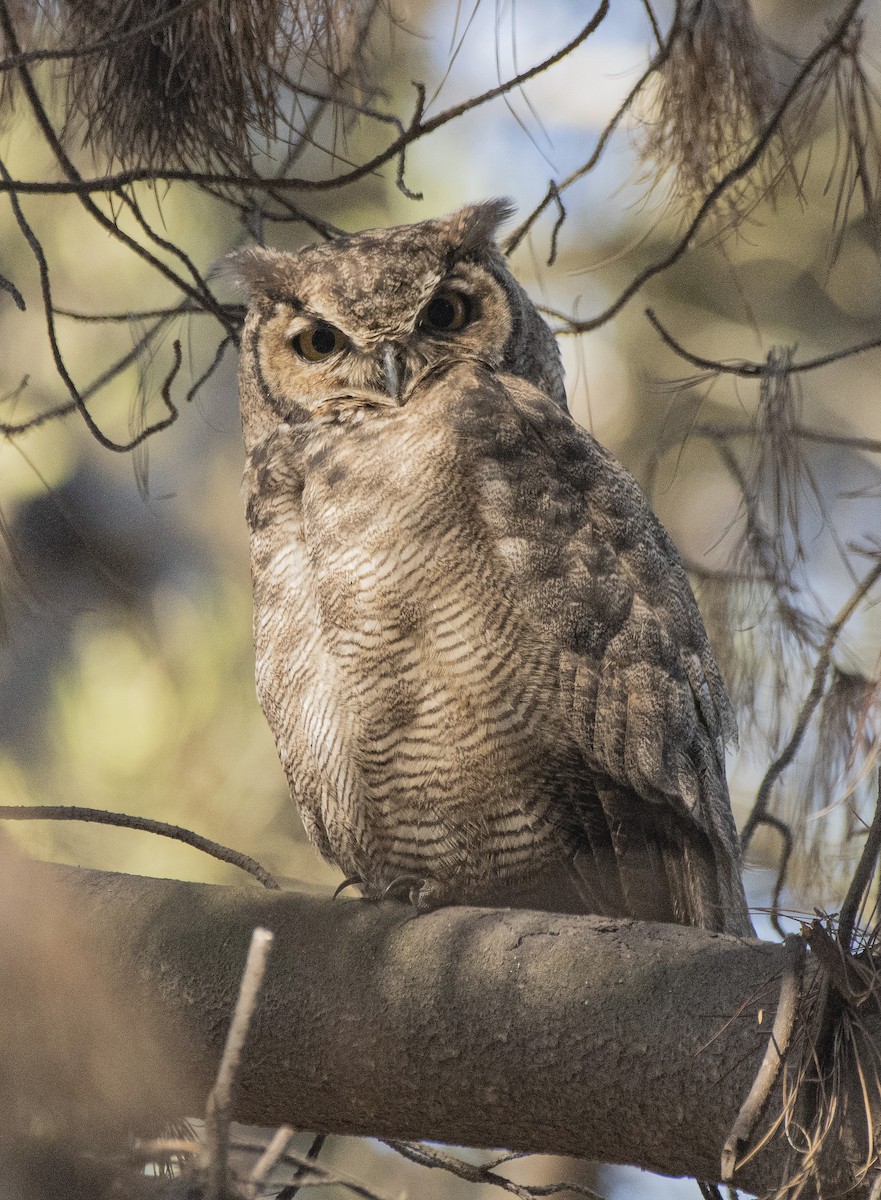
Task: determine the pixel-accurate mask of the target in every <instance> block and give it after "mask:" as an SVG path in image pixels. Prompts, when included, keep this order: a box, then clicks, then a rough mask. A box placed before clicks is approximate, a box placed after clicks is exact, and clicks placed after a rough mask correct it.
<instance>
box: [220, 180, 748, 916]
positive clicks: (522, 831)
mask: <svg viewBox="0 0 881 1200" xmlns="http://www.w3.org/2000/svg"><path fill="white" fill-rule="evenodd" d="M510 212H511V208H510V206H509V205H508V203H507V202H505V201H500V200H493V201H489V202H486V203H481V204H475V205H471V206H469V207H466V208H463V209H461V210H459V211H457V212H455V213H453V214H452V215H450V216H448V217H446V218H443V219H437V220H429V221H423V222H420V223H418V224H414V225H405V226H400V227H398V228H394V229H375V230H367V231H364V232H362V233H358V234H355V235H352V236H346V237H340V238H338V239H336V240H334V241H332V242H329V243H326V244H323V245H317V246H309V247H306V248H305V249H302V250H299V251H297V252H295V253H288V252H280V251H277V250H271V249H265V248H261V247H253V248H249V249H245V250H242V251H239V252H237V254H236V255H234V256H233V270H234V272H235V273H236V274H237V275H238V277H239V279H240V280H241V281H242V282H243V283H244V285H245V286H246V287H247V289H248V293H249V297H250V304H249V309H248V315H247V319H246V322H245V326H244V332H243V338H242V346H241V358H240V374H239V383H240V392H241V408H242V423H243V430H244V441H245V449H246V456H247V465H246V471H245V490H246V495H247V520H248V525H249V532H250V552H251V573H252V581H253V593H254V635H255V643H256V675H257V692H258V696H259V699H260V703H261V705H262V707H263V710H264V712H265V714H266V717H267V719H268V721H269V724H270V726H271V728H272V731H273V733H274V735H275V741H276V745H277V747H278V753H279V756H280V758H281V762H282V765H283V767H284V770H285V772H286V774H287V778H288V781H289V784H290V788H291V792H292V794H293V797H294V799H295V801H296V803H297V805H298V807H299V811H300V814H301V816H302V819H303V823H304V825H305V827H306V830H307V832H308V834H309V837H310V838H311V840H312V841H313V843H314V844H315V845H316V846H317V848H318V849H319V850H320V851H321V853H322V854H323V855H324V856H325V857H326V858H327V859H329V860H330V861H332V862H333V863H335V864H337V865H338V866H339V868H340V869H341V870H342V871H343V872H344V874H345V875H346V877H347V878H348V879H349V880H350V881H353V882H355V883H357V885H358V886H359V888H360V890H361V892H362V894H363V895H364V896H366V897H368V898H372V899H380V898H384V897H398V898H401V899H404V900H407V901H409V902H411V903H412V904H414V905H415V906H416V908H417V909H418V910H420V911H425V910H429V909H432V908H435V907H437V906H439V905H444V904H452V903H469V904H487V905H511V906H532V907H539V908H544V909H549V910H553V911H564V912H590V913H598V914H605V915H609V916H630V917H635V918H642V919H651V920H658V921H672V922H680V923H683V924H690V925H697V926H703V927H705V928H708V929H715V930H726V931H729V932H732V933H737V934H750V933H751V932H752V929H751V925H750V921H749V917H748V914H747V909H746V903H745V900H744V894H743V888H742V883H741V877H740V870H739V854H738V842H737V836H736V831H735V827H734V822H733V818H732V814H731V808H730V804H729V800H728V792H727V787H726V783H725V759H724V752H725V744H726V741H727V740H728V739H730V738H731V736H732V735H733V734H734V724H733V718H732V715H731V711H730V708H729V705H728V701H727V699H726V696H725V692H724V688H723V685H722V681H721V678H720V675H719V672H718V670H717V668H716V665H715V663H714V660H713V657H712V654H711V651H710V647H709V645H708V643H707V637H706V633H705V630H704V627H703V624H702V622H701V618H700V615H699V613H698V609H697V605H696V603H695V600H694V596H693V594H692V592H691V588H690V586H689V583H688V580H687V578H686V575H685V572H684V570H683V567H682V564H681V562H680V559H679V556H678V554H677V552H676V550H675V548H674V546H673V543H672V542H671V540H670V538H669V537H668V535H667V533H666V532H665V530H664V529H663V527H662V526H661V525H660V523H659V522H658V520H657V519H656V518H655V516H654V515H653V514H652V512H651V511H650V509H649V507H648V505H647V503H646V500H645V498H644V497H643V495H642V493H641V492H640V489H639V487H638V485H637V484H636V482H635V480H634V479H633V478H632V477H631V476H630V475H629V474H628V473H627V472H626V471H625V470H624V468H623V467H622V466H621V465H620V464H619V463H618V462H617V461H616V460H615V458H614V457H613V456H612V455H611V454H610V453H609V452H608V451H607V450H606V449H604V448H603V446H601V445H600V444H599V443H598V442H597V441H596V440H595V439H594V438H593V437H591V436H590V435H589V434H588V433H586V432H585V431H584V430H583V429H581V428H580V427H579V426H578V425H576V424H575V422H574V421H573V419H572V417H571V416H570V414H569V412H568V409H567V405H566V393H565V388H564V383H563V373H562V366H561V361H560V355H559V350H558V347H557V344H556V341H555V338H554V336H553V334H552V332H551V330H550V329H549V328H548V326H547V325H546V324H545V322H544V321H543V320H542V318H541V317H540V315H539V313H538V312H537V311H536V309H535V307H534V306H533V304H532V303H531V302H530V300H529V298H528V297H527V295H526V293H525V291H524V290H523V289H522V288H521V287H520V285H519V284H518V283H517V281H516V280H515V279H514V277H513V275H512V274H511V272H510V271H509V270H508V267H507V265H506V262H505V259H504V257H503V256H502V254H501V253H500V251H499V249H498V248H497V246H496V243H495V234H496V231H497V229H498V226H499V224H500V223H501V222H502V221H503V220H504V219H505V218H506V217H507V216H508V215H509V214H510Z"/></svg>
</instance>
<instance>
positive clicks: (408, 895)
mask: <svg viewBox="0 0 881 1200" xmlns="http://www.w3.org/2000/svg"><path fill="white" fill-rule="evenodd" d="M424 887H425V880H424V879H423V878H422V876H421V875H399V876H398V878H397V879H393V880H392V881H391V883H389V884H387V885H386V887H384V888H383V891H382V898H383V900H405V901H407V902H408V903H410V904H412V905H413V907H414V908H418V907H419V903H418V901H419V893H420V892H421V891H422V889H423V888H424Z"/></svg>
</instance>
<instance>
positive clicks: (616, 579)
mask: <svg viewBox="0 0 881 1200" xmlns="http://www.w3.org/2000/svg"><path fill="white" fill-rule="evenodd" d="M504 384H505V389H506V391H507V394H508V401H509V404H510V406H511V407H510V408H509V409H508V410H507V411H506V412H505V413H504V415H503V416H502V418H501V421H500V429H499V431H497V434H496V436H499V435H501V436H502V437H503V439H504V436H505V434H504V426H506V425H510V430H509V432H508V440H509V441H510V439H511V438H512V437H513V436H514V432H513V431H514V430H515V429H516V430H517V432H518V434H519V442H520V444H519V452H518V453H517V454H516V456H515V455H513V454H511V453H507V454H506V455H505V456H504V457H505V462H504V470H503V472H502V474H503V477H504V479H505V481H506V486H507V487H508V488H509V489H511V492H512V494H511V495H509V503H510V504H511V505H512V507H513V508H514V509H516V510H518V511H519V513H520V514H521V517H520V520H519V522H518V523H517V524H516V525H515V536H514V538H513V539H511V540H513V541H517V542H519V551H518V553H519V558H520V563H521V569H522V564H524V563H527V564H528V566H527V567H526V568H525V571H524V572H523V573H524V578H523V579H522V580H521V579H520V578H519V576H518V594H519V597H520V602H521V604H522V606H523V607H524V608H525V609H526V611H527V613H528V615H529V616H530V617H531V619H532V621H533V623H534V624H535V626H536V628H537V630H539V631H540V632H541V636H542V637H547V636H551V637H554V638H556V640H557V642H558V644H559V688H560V692H559V699H560V715H561V722H562V725H563V729H564V730H565V731H567V732H568V735H569V736H570V737H571V738H573V739H574V741H575V743H576V744H577V747H578V749H579V751H580V753H581V754H582V756H583V759H584V761H585V763H586V765H587V767H588V768H589V771H590V774H591V777H592V781H593V786H594V788H595V792H596V796H595V797H593V798H592V804H593V810H594V811H592V812H591V813H590V815H589V817H588V819H586V821H585V827H586V830H587V837H586V848H585V851H584V853H583V854H580V855H579V856H578V857H577V859H576V867H577V869H579V870H580V871H582V872H583V874H584V878H585V881H586V882H587V883H588V885H590V882H591V879H592V878H593V879H596V875H597V872H598V871H599V872H600V873H601V871H602V864H603V863H604V862H607V861H608V859H609V850H610V849H611V853H612V856H613V858H614V861H615V866H616V870H617V884H618V886H619V887H620V891H621V893H623V898H624V903H625V908H626V910H627V911H629V912H630V913H631V914H632V915H633V916H642V917H655V918H660V919H668V920H670V919H672V920H678V921H682V922H684V923H688V924H694V925H703V926H706V927H708V928H715V929H726V930H729V931H731V932H737V933H751V932H752V927H751V925H750V922H749V917H748V914H747V909H746V901H745V899H744V895H743V886H742V882H741V878H740V855H739V846H738V839H737V831H736V829H735V825H734V819H733V816H732V813H731V807H730V803H729V799H728V790H727V785H726V782H725V745H726V742H728V741H729V740H730V739H731V738H733V737H734V736H735V733H736V731H735V724H734V719H733V716H732V713H731V710H730V707H729V704H728V700H727V697H726V695H725V690H724V686H723V683H722V680H721V677H720V675H719V671H718V669H717V667H716V664H715V661H714V659H713V656H712V652H711V650H710V647H709V643H708V641H707V636H706V631H705V629H704V626H703V622H702V620H701V617H700V613H699V611H698V608H697V604H696V602H695V599H694V595H693V593H692V590H691V587H690V585H689V582H688V579H687V576H686V574H685V571H684V569H683V567H682V563H681V560H680V558H679V555H678V553H677V551H676V548H675V546H674V545H673V543H672V541H671V540H670V538H669V536H668V535H667V533H666V531H665V530H664V528H663V526H662V525H661V524H660V522H659V521H658V520H657V518H656V517H655V516H654V514H653V513H652V512H651V510H650V509H649V507H648V505H647V503H646V500H645V498H644V496H643V494H642V492H641V490H640V488H639V486H638V485H637V483H636V481H635V480H634V479H633V478H632V476H630V475H629V474H628V473H627V472H626V471H625V470H624V468H623V467H622V466H621V465H620V464H619V463H618V462H617V461H616V460H615V459H614V458H613V457H612V455H611V454H609V453H608V451H606V450H605V449H604V448H603V447H602V446H600V444H599V443H598V442H597V441H596V440H595V439H594V438H592V437H591V436H590V435H589V434H587V433H585V432H584V431H583V430H581V429H580V428H579V427H578V426H577V425H575V423H574V422H573V421H572V420H571V418H570V417H569V416H568V414H567V413H564V412H562V411H561V410H560V409H559V408H557V407H556V406H554V405H553V404H552V403H551V402H550V401H549V400H548V399H547V398H546V397H544V396H543V395H542V394H541V393H540V392H537V391H536V390H535V389H533V388H532V387H530V386H529V385H528V384H524V383H523V382H522V381H521V380H512V379H511V378H510V377H505V379H504ZM496 461H497V460H496V459H494V458H493V456H492V454H491V455H490V456H489V459H488V460H487V466H486V470H487V471H488V472H489V476H490V478H491V477H492V475H493V473H494V472H495V471H496V469H497V468H496V467H495V466H494V465H493V463H494V462H496ZM499 465H501V464H499ZM518 493H519V495H518ZM490 519H492V518H490ZM518 535H519V537H518ZM508 536H509V538H510V533H509V535H508ZM524 545H531V552H527V553H524V549H523V547H524ZM501 546H502V552H503V553H505V543H504V542H502V543H501ZM521 584H522V586H519V585H521ZM597 802H598V803H599V805H600V806H601V808H602V813H603V815H604V817H605V822H604V824H605V829H604V830H603V831H602V836H597V835H596V832H595V827H596V812H595V809H596V805H597ZM588 807H590V806H589V805H588ZM591 825H593V826H594V831H593V832H591V828H590V827H591ZM594 890H596V886H595V885H594Z"/></svg>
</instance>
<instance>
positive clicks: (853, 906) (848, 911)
mask: <svg viewBox="0 0 881 1200" xmlns="http://www.w3.org/2000/svg"><path fill="white" fill-rule="evenodd" d="M879 852H881V772H879V775H878V794H877V799H876V801H875V815H874V816H873V817H872V824H871V825H870V826H869V832H868V834H867V836H866V841H865V845H864V846H863V851H862V854H861V855H860V861H859V862H858V863H857V867H856V870H855V871H854V873H853V879H851V881H850V886H849V887H848V889H847V895H846V896H845V898H844V903H843V904H842V906H841V912H840V913H839V916H838V942H839V945H840V946H841V947H842V949H843V950H844V951H845V953H849V952H850V946H851V941H852V940H853V932H854V928H855V927H856V923H857V914H858V913H859V911H860V909H861V908H862V905H863V901H864V899H865V897H866V894H867V892H868V889H869V886H870V884H871V881H872V876H873V875H874V873H875V865H876V863H877V862H878V854H879Z"/></svg>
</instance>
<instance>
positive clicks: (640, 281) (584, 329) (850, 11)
mask: <svg viewBox="0 0 881 1200" xmlns="http://www.w3.org/2000/svg"><path fill="white" fill-rule="evenodd" d="M861 4H862V0H849V3H848V4H847V6H846V7H845V10H844V12H843V14H842V15H841V17H839V19H838V21H837V22H836V23H835V25H834V27H833V28H832V30H831V32H830V33H829V35H828V37H826V38H825V39H824V40H823V41H822V42H820V43H819V45H818V46H817V47H816V49H815V50H814V51H813V53H812V54H810V55H809V56H808V58H806V59H805V61H804V63H803V64H802V67H801V69H800V70H799V72H798V74H797V75H796V77H795V79H794V80H793V81H792V83H791V84H790V85H789V87H788V88H787V90H786V92H785V94H784V96H783V98H782V100H781V101H780V103H779V104H778V105H777V107H776V109H775V110H774V112H773V114H772V115H771V117H770V118H769V119H768V121H767V123H766V125H765V127H764V128H763V129H762V130H761V132H760V133H759V134H758V135H757V137H756V139H755V141H754V142H753V145H752V148H751V149H750V150H749V152H748V153H747V154H745V155H744V156H743V158H742V159H740V161H739V162H738V163H737V164H736V165H735V166H734V167H732V168H731V169H730V170H729V171H726V172H725V174H724V175H722V176H721V178H720V179H719V180H718V181H717V182H716V183H715V184H714V186H713V187H712V188H711V189H710V191H709V192H708V193H707V194H706V196H705V197H704V199H703V201H702V202H701V204H700V205H699V207H698V209H697V211H696V212H695V214H694V216H693V217H692V219H691V220H690V221H689V223H688V225H687V227H686V229H685V231H684V232H683V233H682V235H681V236H680V238H679V240H678V241H677V242H676V244H675V245H674V247H673V249H672V250H670V251H669V252H668V253H667V254H665V255H664V256H663V257H661V258H658V259H656V260H655V261H654V262H652V263H649V265H648V266H647V267H645V268H643V270H642V271H640V272H638V274H637V275H635V276H634V278H633V279H631V281H630V283H628V284H627V286H626V287H625V288H624V289H623V290H622V291H621V292H620V294H619V295H618V297H617V299H615V300H613V301H612V303H611V304H609V305H608V306H607V307H606V308H605V309H603V311H602V312H600V313H598V314H597V315H596V316H595V317H589V318H587V319H586V320H578V321H572V323H571V325H570V326H569V328H568V329H567V330H566V331H565V332H567V333H588V332H590V331H591V330H593V329H598V328H599V327H600V326H601V325H605V324H606V322H607V321H610V320H611V319H612V317H614V316H617V314H618V313H619V312H620V311H621V309H622V308H623V307H624V305H625V304H626V303H627V302H628V300H630V299H632V297H633V296H635V295H636V293H637V292H638V291H640V289H641V288H642V287H643V286H644V285H645V284H646V283H648V281H649V280H650V279H653V278H654V277H655V276H656V275H660V274H661V272H663V271H666V270H667V269H668V268H669V267H672V266H673V265H674V264H675V263H677V262H678V261H679V259H680V258H682V256H683V255H684V254H685V253H686V251H687V250H689V249H690V247H691V245H692V242H693V240H694V238H695V237H696V235H697V233H698V231H699V230H700V229H701V227H702V225H703V223H704V221H705V220H706V219H707V217H708V216H709V215H710V213H711V212H712V211H713V209H714V208H715V206H716V203H717V201H718V200H719V199H721V197H722V196H724V195H725V193H726V192H727V191H728V189H729V188H731V187H733V186H734V185H735V184H737V183H739V182H740V181H741V180H743V179H745V178H746V177H747V175H749V173H750V171H752V170H753V168H754V167H755V166H756V164H757V163H758V162H759V161H760V160H761V158H762V155H763V154H764V153H765V151H766V150H767V148H768V146H769V145H770V143H771V140H772V138H773V137H774V136H775V134H776V133H777V130H778V128H779V127H780V124H781V122H782V121H783V118H784V117H785V116H786V114H787V112H788V111H789V110H790V108H791V107H792V105H793V104H794V102H795V100H796V99H797V98H798V96H799V95H800V93H801V91H802V89H803V88H804V86H805V84H806V82H807V80H809V79H810V77H811V75H812V73H813V72H814V70H815V69H816V67H817V65H818V64H819V63H821V62H822V61H823V59H824V58H825V57H826V55H828V54H829V53H830V52H831V51H833V50H835V49H836V47H838V46H840V45H841V43H842V41H843V39H844V38H845V37H846V36H847V33H848V30H849V29H850V27H851V25H852V23H853V21H854V19H855V17H856V14H857V12H858V10H859V8H860V5H861ZM668 42H669V38H668Z"/></svg>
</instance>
